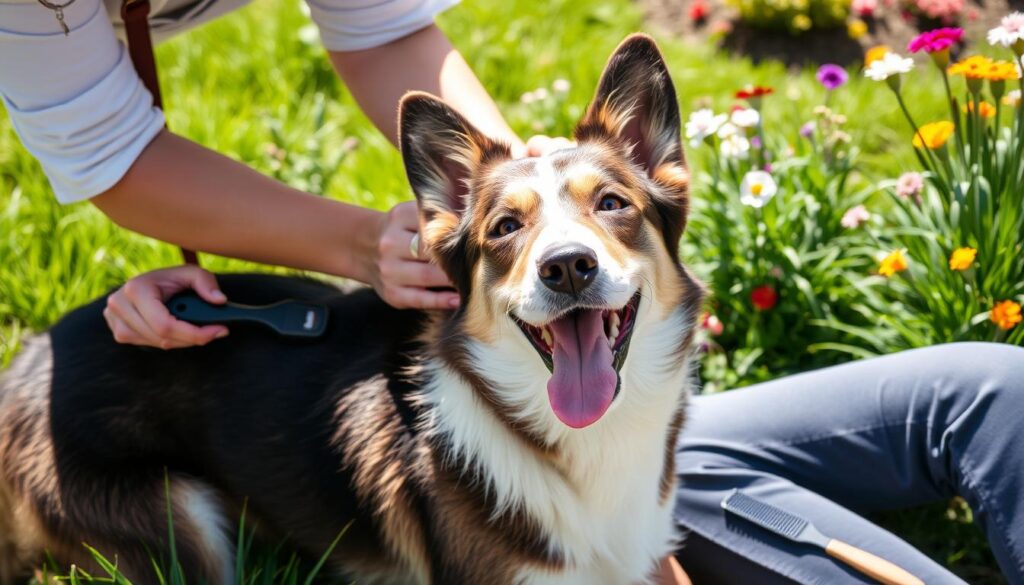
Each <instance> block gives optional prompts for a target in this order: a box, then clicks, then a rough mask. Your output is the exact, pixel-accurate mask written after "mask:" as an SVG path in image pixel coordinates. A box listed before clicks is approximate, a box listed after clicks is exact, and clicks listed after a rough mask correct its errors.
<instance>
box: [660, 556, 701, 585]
mask: <svg viewBox="0 0 1024 585" xmlns="http://www.w3.org/2000/svg"><path fill="white" fill-rule="evenodd" d="M654 582H655V583H656V584H657V585H693V584H692V583H691V581H690V578H689V577H688V576H687V575H686V572H685V571H683V568H682V567H680V566H679V561H677V560H676V558H675V557H672V556H669V557H665V558H664V559H662V561H661V564H660V565H659V566H658V572H657V574H656V575H655V576H654Z"/></svg>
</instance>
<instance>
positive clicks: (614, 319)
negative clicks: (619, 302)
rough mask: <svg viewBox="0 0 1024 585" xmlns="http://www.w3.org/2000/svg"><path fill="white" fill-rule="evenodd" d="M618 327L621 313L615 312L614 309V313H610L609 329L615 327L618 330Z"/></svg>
mask: <svg viewBox="0 0 1024 585" xmlns="http://www.w3.org/2000/svg"><path fill="white" fill-rule="evenodd" d="M618 328H619V314H618V313H616V312H614V311H612V313H611V314H610V315H608V331H611V330H613V329H614V330H618Z"/></svg>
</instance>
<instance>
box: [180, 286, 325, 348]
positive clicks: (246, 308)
mask: <svg viewBox="0 0 1024 585" xmlns="http://www.w3.org/2000/svg"><path fill="white" fill-rule="evenodd" d="M167 309H168V310H169V311H170V312H171V315H174V316H175V317H176V318H178V319H181V320H182V321H186V322H188V323H192V324H193V325H210V324H221V323H232V322H234V323H239V322H248V323H259V324H260V325H263V326H265V327H269V328H270V329H273V330H274V331H275V332H277V334H278V335H282V336H284V337H301V338H316V337H320V336H321V335H323V334H324V331H325V330H326V328H327V307H325V306H323V305H317V304H314V303H306V302H301V301H295V300H284V301H281V302H278V303H274V304H272V305H264V306H251V305H242V304H239V303H224V304H223V305H214V304H211V303H208V302H206V301H204V300H203V299H201V298H199V297H198V296H197V295H195V294H193V293H185V294H180V295H176V296H174V297H172V298H171V299H170V300H169V301H167Z"/></svg>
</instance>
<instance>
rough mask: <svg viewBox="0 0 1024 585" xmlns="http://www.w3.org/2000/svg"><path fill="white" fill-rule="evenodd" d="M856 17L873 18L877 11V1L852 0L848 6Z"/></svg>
mask: <svg viewBox="0 0 1024 585" xmlns="http://www.w3.org/2000/svg"><path fill="white" fill-rule="evenodd" d="M850 7H851V8H852V9H853V12H855V13H856V14H857V15H858V16H869V17H870V16H874V15H875V11H876V10H878V0H853V3H852V4H851V6H850Z"/></svg>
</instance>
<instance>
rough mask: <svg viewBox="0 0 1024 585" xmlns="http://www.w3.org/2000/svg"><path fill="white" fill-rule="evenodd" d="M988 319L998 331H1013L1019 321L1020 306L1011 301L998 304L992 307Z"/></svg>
mask: <svg viewBox="0 0 1024 585" xmlns="http://www.w3.org/2000/svg"><path fill="white" fill-rule="evenodd" d="M988 318H989V319H991V320H992V322H993V323H995V324H996V326H997V327H999V328H1000V329H1013V327H1014V326H1015V325H1017V324H1018V323H1020V321H1021V314H1020V304H1019V303H1015V302H1013V301H1001V302H998V303H996V304H995V306H994V307H992V311H990V312H989V314H988Z"/></svg>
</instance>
